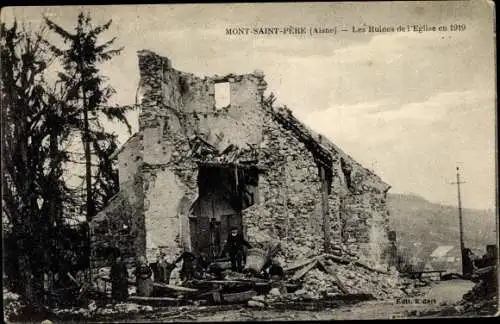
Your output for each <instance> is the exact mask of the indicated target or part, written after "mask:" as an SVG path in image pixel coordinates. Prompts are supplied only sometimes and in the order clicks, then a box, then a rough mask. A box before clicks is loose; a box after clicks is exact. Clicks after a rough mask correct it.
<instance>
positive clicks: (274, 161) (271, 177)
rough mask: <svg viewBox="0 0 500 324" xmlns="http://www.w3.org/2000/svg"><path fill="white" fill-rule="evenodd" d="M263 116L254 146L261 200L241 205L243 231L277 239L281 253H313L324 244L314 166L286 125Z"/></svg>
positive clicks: (294, 255)
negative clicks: (246, 206) (253, 204)
mask: <svg viewBox="0 0 500 324" xmlns="http://www.w3.org/2000/svg"><path fill="white" fill-rule="evenodd" d="M264 118H265V119H264V128H263V141H262V143H261V144H260V152H259V164H260V165H261V168H262V169H263V170H265V172H264V173H262V174H261V175H260V176H259V187H258V192H259V204H260V205H261V206H260V207H258V208H257V207H254V208H250V210H248V211H244V216H243V222H244V224H245V227H246V230H247V235H248V236H249V239H250V241H252V240H258V237H259V236H258V235H259V234H258V232H265V233H269V236H271V237H272V238H274V239H279V240H280V241H281V244H282V247H283V250H284V251H283V257H285V258H286V259H297V258H303V257H306V256H308V255H313V254H315V253H318V252H319V251H321V250H322V249H323V232H322V223H323V222H322V211H321V195H320V190H321V181H320V179H319V174H318V167H317V165H316V163H315V161H314V158H313V155H312V153H311V152H310V151H309V150H308V149H307V148H306V147H305V145H304V143H302V142H300V141H299V140H298V139H297V138H296V137H295V136H294V135H293V133H292V132H291V131H289V130H286V129H285V128H284V127H283V126H282V125H280V124H279V123H277V122H276V121H274V120H273V118H272V116H271V115H270V114H269V113H267V114H265V115H264ZM257 210H258V211H259V212H255V211H257ZM258 214H261V215H258ZM252 236H257V238H255V237H252Z"/></svg>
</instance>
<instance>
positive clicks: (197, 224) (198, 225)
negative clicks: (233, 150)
mask: <svg viewBox="0 0 500 324" xmlns="http://www.w3.org/2000/svg"><path fill="white" fill-rule="evenodd" d="M257 187H258V172H257V169H256V168H255V167H247V166H245V167H242V166H238V165H234V164H228V165H224V164H202V165H200V167H199V172H198V199H197V200H196V202H195V203H194V204H193V213H192V214H193V216H192V217H191V218H190V232H191V245H192V249H193V251H194V252H197V253H201V252H203V253H206V254H207V255H208V256H209V257H211V258H215V257H217V256H218V255H219V254H220V253H221V252H222V249H223V247H224V244H225V241H226V239H227V237H228V235H229V232H230V230H231V227H233V226H236V227H237V228H238V229H239V230H240V231H243V221H242V211H243V210H244V209H245V208H247V207H249V206H251V205H253V204H255V203H256V202H257Z"/></svg>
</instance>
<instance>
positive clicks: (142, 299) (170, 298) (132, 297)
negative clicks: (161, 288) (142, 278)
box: [128, 296, 179, 302]
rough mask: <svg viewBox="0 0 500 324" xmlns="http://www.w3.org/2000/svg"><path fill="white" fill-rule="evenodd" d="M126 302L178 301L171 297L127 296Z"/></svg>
mask: <svg viewBox="0 0 500 324" xmlns="http://www.w3.org/2000/svg"><path fill="white" fill-rule="evenodd" d="M128 301H147V302H163V301H176V302H177V301H179V299H177V298H172V297H145V296H129V298H128Z"/></svg>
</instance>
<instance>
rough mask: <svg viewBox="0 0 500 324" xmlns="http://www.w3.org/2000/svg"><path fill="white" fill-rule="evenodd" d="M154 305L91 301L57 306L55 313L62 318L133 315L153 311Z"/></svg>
mask: <svg viewBox="0 0 500 324" xmlns="http://www.w3.org/2000/svg"><path fill="white" fill-rule="evenodd" d="M152 311H153V307H152V306H149V305H139V304H135V303H118V304H106V305H103V306H101V307H98V306H97V305H96V304H95V302H93V301H91V302H90V303H89V305H88V306H87V307H86V308H84V307H71V308H55V309H54V313H55V314H57V315H58V316H59V317H60V318H62V319H64V318H72V319H74V318H78V317H80V318H91V317H95V316H109V315H117V314H120V315H131V314H138V313H146V312H152Z"/></svg>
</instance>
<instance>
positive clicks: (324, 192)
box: [319, 166, 330, 253]
mask: <svg viewBox="0 0 500 324" xmlns="http://www.w3.org/2000/svg"><path fill="white" fill-rule="evenodd" d="M319 169H320V178H321V210H322V213H323V235H324V252H325V253H328V252H329V251H330V216H329V214H328V181H327V179H326V173H325V167H323V166H321V167H320V168H319Z"/></svg>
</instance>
